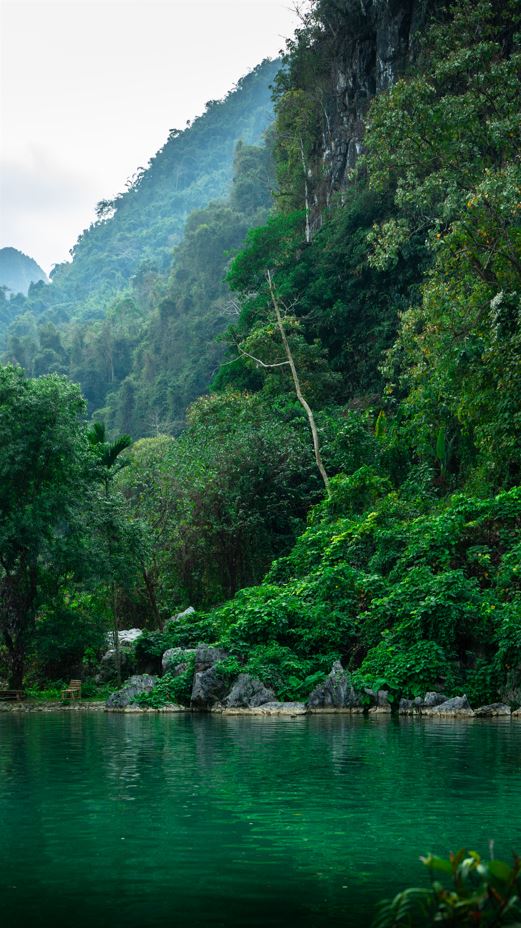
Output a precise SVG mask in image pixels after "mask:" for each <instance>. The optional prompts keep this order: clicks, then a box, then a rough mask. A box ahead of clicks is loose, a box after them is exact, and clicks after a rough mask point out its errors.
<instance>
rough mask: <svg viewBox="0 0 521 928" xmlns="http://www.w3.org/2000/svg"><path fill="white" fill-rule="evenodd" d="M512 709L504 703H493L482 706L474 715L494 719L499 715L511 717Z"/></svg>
mask: <svg viewBox="0 0 521 928" xmlns="http://www.w3.org/2000/svg"><path fill="white" fill-rule="evenodd" d="M511 714H512V709H511V708H510V706H507V705H506V703H504V702H493V703H491V704H490V705H489V706H480V707H479V709H475V710H474V715H476V716H478V718H482V719H483V718H487V719H489V718H494V717H496V716H499V715H508V716H509V715H511Z"/></svg>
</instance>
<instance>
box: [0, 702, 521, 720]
mask: <svg viewBox="0 0 521 928" xmlns="http://www.w3.org/2000/svg"><path fill="white" fill-rule="evenodd" d="M458 698H461V697H458ZM508 709H509V711H508V712H506V711H504V709H502V710H500V711H498V710H496V709H495V708H494V707H493V706H484V707H479V708H478V709H476V710H474V709H470V710H469V709H452V710H450V711H441V712H434V711H432V710H431V711H429V710H424V711H423V712H410V711H406V710H403V709H398V712H395V713H391V712H390V711H382V710H381V709H378V708H377V707H376V708H372V709H364V708H361V707H352V708H334V707H326V708H317V709H312V708H310V707H309V706H308V705H306V703H296V702H272V703H265V704H263V705H261V706H252V707H236V708H226V707H225V706H221V705H216V706H213V707H212V708H211V709H208V710H201V709H194V708H190V706H179V705H176V704H174V703H171V704H169V705H166V706H161V707H160V708H152V707H150V706H138V705H128V706H122V707H121V708H110V707H108V706H107V705H106V704H105V703H104V702H95V701H92V702H81V701H78V702H77V703H73V704H64V703H60V702H55V701H49V702H47V701H44V700H37V701H36V700H35V701H34V702H31V701H27V702H19V703H0V714H1V713H21V714H23V713H28V712H29V713H32V712H36V713H38V712H40V713H44V712H69V713H70V712H82V713H85V712H97V713H99V712H104V713H109V714H127V715H172V714H180V713H187V714H190V715H200V714H209V715H224V716H248V717H252V716H257V717H265V718H266V717H269V716H286V717H288V718H297V717H302V716H305V717H307V718H309V717H312V716H332V715H349V716H366V717H367V718H380V719H381V718H387V719H391V718H396V717H397V716H399V717H401V718H403V717H414V718H416V719H420V718H421V719H459V720H461V719H469V720H474V719H478V720H479V719H483V718H486V719H488V720H490V719H499V720H501V721H505V720H507V719H508V720H512V721H521V708H520V709H516V710H515V711H511V710H510V708H509V707H508ZM483 710H490V711H483Z"/></svg>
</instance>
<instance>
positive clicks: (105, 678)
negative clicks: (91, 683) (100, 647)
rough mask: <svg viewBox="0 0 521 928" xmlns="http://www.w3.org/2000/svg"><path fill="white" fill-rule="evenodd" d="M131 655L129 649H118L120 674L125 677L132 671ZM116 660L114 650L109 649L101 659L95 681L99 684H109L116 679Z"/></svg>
mask: <svg viewBox="0 0 521 928" xmlns="http://www.w3.org/2000/svg"><path fill="white" fill-rule="evenodd" d="M133 657H134V656H133V654H132V653H131V651H130V649H129V648H120V649H119V660H120V665H121V674H122V676H123V677H125V676H127V675H128V674H129V673H130V672H131V671H132V669H133ZM117 674H118V658H117V651H116V649H115V648H109V650H108V651H106V652H105V654H104V655H103V657H102V658H101V663H100V667H99V672H98V674H97V677H96V679H97V681H98V682H99V683H110V682H111V681H113V680H116V679H117Z"/></svg>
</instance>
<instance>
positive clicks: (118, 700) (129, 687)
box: [106, 673, 157, 709]
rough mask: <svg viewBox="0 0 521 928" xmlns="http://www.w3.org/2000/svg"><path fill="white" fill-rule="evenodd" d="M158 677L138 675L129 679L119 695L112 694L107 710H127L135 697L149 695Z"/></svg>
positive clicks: (144, 674)
mask: <svg viewBox="0 0 521 928" xmlns="http://www.w3.org/2000/svg"><path fill="white" fill-rule="evenodd" d="M156 682H157V677H152V676H150V674H148V673H142V674H136V676H134V677H129V679H128V680H127V682H126V683H125V685H124V686H122V687H121V689H120V690H118V692H117V693H112V694H111V695H110V696H109V698H108V699H107V702H106V707H107V709H125V708H126V706H128V705H130V703H131V702H132V700H133V699H134V697H135V696H139V695H140V694H141V693H149V692H150V690H152V689H153V688H154V686H155V685H156Z"/></svg>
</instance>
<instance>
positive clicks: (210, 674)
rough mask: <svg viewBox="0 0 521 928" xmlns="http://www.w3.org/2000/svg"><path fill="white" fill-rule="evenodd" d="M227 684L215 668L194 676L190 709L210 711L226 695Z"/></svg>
mask: <svg viewBox="0 0 521 928" xmlns="http://www.w3.org/2000/svg"><path fill="white" fill-rule="evenodd" d="M227 689H228V684H227V683H226V681H225V679H224V678H223V676H222V675H221V674H220V673H219V671H218V670H217V668H216V667H209V668H208V670H202V671H200V672H199V673H196V674H194V682H193V686H192V695H191V698H190V706H191V707H192V709H210V708H211V707H212V706H214V705H215V703H216V702H220V700H221V699H222V698H223V696H225V695H226V691H227Z"/></svg>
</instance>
